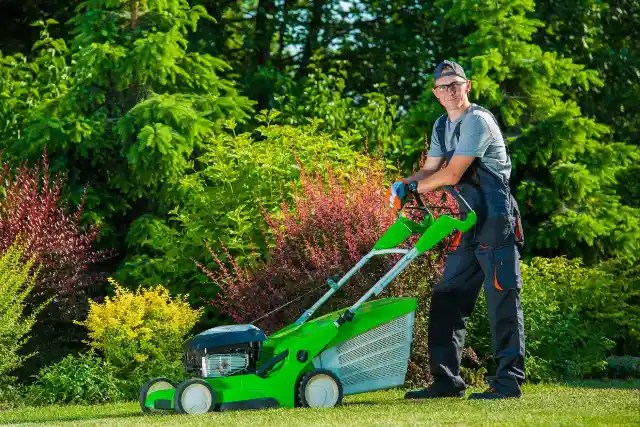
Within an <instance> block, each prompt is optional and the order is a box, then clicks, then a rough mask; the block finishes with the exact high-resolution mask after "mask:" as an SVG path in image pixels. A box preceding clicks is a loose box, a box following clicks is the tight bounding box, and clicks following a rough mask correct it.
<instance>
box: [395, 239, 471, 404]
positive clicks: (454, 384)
mask: <svg viewBox="0 0 640 427" xmlns="http://www.w3.org/2000/svg"><path fill="white" fill-rule="evenodd" d="M463 240H465V239H463ZM483 279H484V274H483V272H482V268H481V267H480V264H479V263H478V261H477V259H476V257H475V254H474V249H473V247H472V246H468V245H460V246H458V247H457V248H456V249H455V250H454V251H452V252H450V253H449V254H447V258H446V264H445V268H444V272H443V277H442V279H441V280H440V281H439V282H438V283H437V284H436V285H435V286H434V288H433V292H432V297H431V305H430V310H429V326H428V349H429V366H430V369H431V375H432V376H433V379H434V382H433V384H432V385H431V387H429V388H428V389H425V390H417V391H412V392H409V393H407V394H406V395H405V397H406V398H408V399H420V398H430V397H446V396H458V397H463V396H464V390H465V388H466V384H465V382H464V380H463V379H462V378H461V377H460V361H461V358H462V349H463V347H464V340H465V335H466V329H465V322H466V320H467V318H468V317H469V316H470V315H471V312H472V311H473V309H474V307H475V304H476V301H477V299H478V294H479V293H480V289H481V288H482V282H483Z"/></svg>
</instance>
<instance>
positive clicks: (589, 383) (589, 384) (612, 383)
mask: <svg viewBox="0 0 640 427" xmlns="http://www.w3.org/2000/svg"><path fill="white" fill-rule="evenodd" d="M560 385H563V386H566V387H575V388H594V389H606V388H620V389H626V390H639V389H640V379H638V378H636V379H628V380H623V379H610V380H604V379H593V380H582V381H569V382H564V383H560Z"/></svg>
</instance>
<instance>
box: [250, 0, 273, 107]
mask: <svg viewBox="0 0 640 427" xmlns="http://www.w3.org/2000/svg"><path fill="white" fill-rule="evenodd" d="M275 14H276V5H275V0H260V1H259V2H258V10H257V14H256V31H255V40H254V43H253V45H254V49H255V69H256V72H259V70H260V68H261V67H263V66H264V65H266V64H268V63H269V62H270V60H271V40H272V39H273V34H274V32H275V28H276V26H275ZM265 89H266V88H265ZM256 97H257V99H256V101H257V102H258V106H257V107H258V111H260V110H262V109H264V108H267V106H268V104H269V91H268V90H259V91H258V92H257V94H256Z"/></svg>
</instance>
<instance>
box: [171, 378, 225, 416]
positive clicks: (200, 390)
mask: <svg viewBox="0 0 640 427" xmlns="http://www.w3.org/2000/svg"><path fill="white" fill-rule="evenodd" d="M215 404H216V393H215V392H214V391H213V388H212V387H211V385H210V384H209V383H208V382H206V381H205V380H202V379H199V378H192V379H189V380H186V381H183V382H181V383H180V384H179V385H178V388H177V389H176V394H175V395H174V397H173V406H174V407H175V408H176V411H177V412H178V413H180V414H206V413H207V412H211V411H213V408H214V405H215Z"/></svg>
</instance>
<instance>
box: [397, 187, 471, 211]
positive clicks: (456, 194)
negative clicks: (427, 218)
mask: <svg viewBox="0 0 640 427" xmlns="http://www.w3.org/2000/svg"><path fill="white" fill-rule="evenodd" d="M442 189H443V190H445V191H448V192H449V193H451V195H452V196H453V197H454V198H455V199H456V201H457V202H458V204H460V205H462V206H464V207H465V208H466V209H467V210H468V211H469V212H470V211H472V210H473V209H471V206H469V203H467V201H466V200H465V199H464V197H462V195H461V194H460V192H458V190H456V189H455V187H454V186H452V185H444V186H442ZM409 194H411V195H412V196H413V198H414V199H415V201H416V204H417V205H418V209H420V210H426V211H427V212H429V213H431V211H430V210H429V207H428V206H427V205H425V204H424V201H423V200H422V197H420V193H418V186H417V183H416V182H415V181H414V182H412V183H411V184H409ZM432 207H435V206H432Z"/></svg>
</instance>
